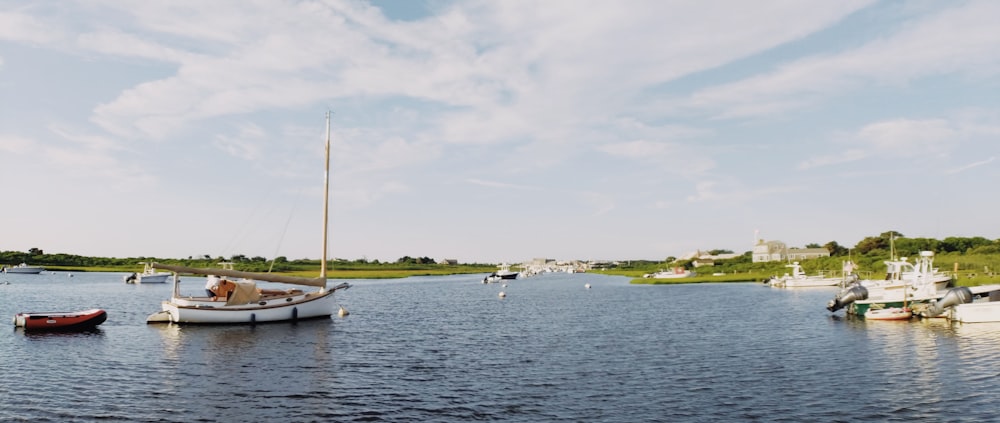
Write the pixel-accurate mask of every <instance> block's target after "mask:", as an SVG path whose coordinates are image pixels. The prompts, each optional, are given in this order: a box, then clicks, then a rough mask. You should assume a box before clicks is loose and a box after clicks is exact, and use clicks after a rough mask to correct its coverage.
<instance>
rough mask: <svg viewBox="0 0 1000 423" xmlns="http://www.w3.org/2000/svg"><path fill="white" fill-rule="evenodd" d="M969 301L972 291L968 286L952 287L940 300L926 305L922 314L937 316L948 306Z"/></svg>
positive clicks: (970, 300)
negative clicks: (928, 305)
mask: <svg viewBox="0 0 1000 423" xmlns="http://www.w3.org/2000/svg"><path fill="white" fill-rule="evenodd" d="M971 302H972V291H971V290H969V288H966V287H964V286H960V287H958V288H952V289H949V290H948V292H947V293H946V294H944V296H943V297H941V299H940V300H937V301H935V302H934V303H933V304H931V306H930V307H927V310H926V311H924V312H923V314H922V315H923V316H924V317H937V316H939V315H940V314H941V313H944V310H945V309H947V308H948V307H951V306H955V305H958V304H967V303H971Z"/></svg>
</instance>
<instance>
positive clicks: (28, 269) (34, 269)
mask: <svg viewBox="0 0 1000 423" xmlns="http://www.w3.org/2000/svg"><path fill="white" fill-rule="evenodd" d="M44 270H45V268H44V267H41V266H28V264H27V263H21V264H19V265H17V266H13V267H4V268H3V271H4V273H18V274H22V275H37V274H39V273H42V272H43V271H44Z"/></svg>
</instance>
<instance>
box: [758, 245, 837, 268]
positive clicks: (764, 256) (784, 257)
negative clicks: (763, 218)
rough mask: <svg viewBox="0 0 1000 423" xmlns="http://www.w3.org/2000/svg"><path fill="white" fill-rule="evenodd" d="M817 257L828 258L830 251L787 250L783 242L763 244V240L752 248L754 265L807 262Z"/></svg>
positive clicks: (820, 249)
mask: <svg viewBox="0 0 1000 423" xmlns="http://www.w3.org/2000/svg"><path fill="white" fill-rule="evenodd" d="M819 257H830V251H829V250H827V249H826V248H788V246H787V245H785V243H784V242H781V241H766V242H765V241H764V240H763V239H760V240H757V245H754V246H753V262H754V263H766V262H769V261H792V260H808V259H814V258H819Z"/></svg>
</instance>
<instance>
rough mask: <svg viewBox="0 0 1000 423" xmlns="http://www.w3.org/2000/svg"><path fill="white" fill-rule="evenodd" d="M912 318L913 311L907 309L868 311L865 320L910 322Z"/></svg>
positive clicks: (892, 308) (893, 308) (895, 308)
mask: <svg viewBox="0 0 1000 423" xmlns="http://www.w3.org/2000/svg"><path fill="white" fill-rule="evenodd" d="M912 317H913V311H912V310H910V309H909V308H906V307H902V308H901V307H890V308H880V309H868V311H866V312H865V320H910V318H912Z"/></svg>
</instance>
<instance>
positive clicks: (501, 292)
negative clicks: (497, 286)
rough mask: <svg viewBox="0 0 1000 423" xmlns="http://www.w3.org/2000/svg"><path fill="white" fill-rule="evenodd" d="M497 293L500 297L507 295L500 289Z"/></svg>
mask: <svg viewBox="0 0 1000 423" xmlns="http://www.w3.org/2000/svg"><path fill="white" fill-rule="evenodd" d="M497 295H499V296H500V298H504V297H506V296H507V294H506V293H505V292H503V291H500V293H499V294H497Z"/></svg>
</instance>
